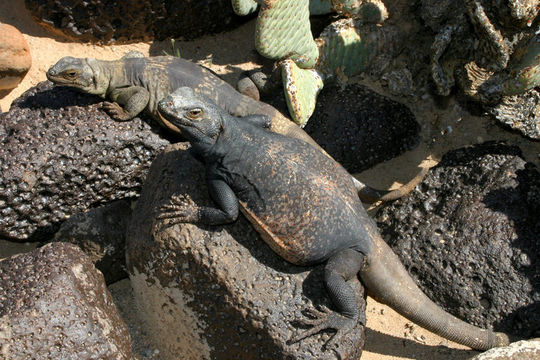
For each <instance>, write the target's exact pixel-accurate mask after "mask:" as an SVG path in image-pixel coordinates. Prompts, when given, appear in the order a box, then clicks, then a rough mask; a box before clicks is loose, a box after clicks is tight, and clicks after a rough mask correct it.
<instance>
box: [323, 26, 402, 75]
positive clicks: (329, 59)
mask: <svg viewBox="0 0 540 360" xmlns="http://www.w3.org/2000/svg"><path fill="white" fill-rule="evenodd" d="M400 39H401V36H400V35H399V31H398V30H397V29H396V28H395V27H393V26H375V25H361V22H359V21H356V20H353V19H342V20H339V21H336V22H334V23H332V24H330V25H329V26H328V27H327V28H326V29H325V30H324V31H323V32H322V33H321V37H320V38H319V39H317V42H318V44H319V52H320V56H319V62H318V63H317V66H316V68H317V70H319V71H320V72H321V73H323V74H324V75H325V77H332V76H334V75H337V74H344V75H346V76H352V75H355V74H358V73H360V72H362V71H365V70H366V69H367V68H368V67H369V65H370V64H371V62H372V61H373V60H374V59H375V57H377V56H378V55H381V54H383V53H384V54H387V55H395V54H397V53H398V52H399V50H400V46H399V44H400Z"/></svg>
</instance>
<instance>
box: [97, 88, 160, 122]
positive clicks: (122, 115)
mask: <svg viewBox="0 0 540 360" xmlns="http://www.w3.org/2000/svg"><path fill="white" fill-rule="evenodd" d="M107 95H108V97H109V98H110V99H111V100H112V101H113V102H107V101H105V102H104V103H103V109H105V111H106V112H107V113H108V114H109V115H110V116H111V117H112V118H113V119H115V120H118V121H127V120H131V119H133V118H134V117H135V116H137V115H138V114H139V113H141V112H142V111H143V110H144V109H145V108H146V106H147V105H148V101H150V93H149V92H148V90H146V89H145V88H143V87H140V86H129V87H125V88H119V89H114V90H113V91H111V92H110V93H109V94H107Z"/></svg>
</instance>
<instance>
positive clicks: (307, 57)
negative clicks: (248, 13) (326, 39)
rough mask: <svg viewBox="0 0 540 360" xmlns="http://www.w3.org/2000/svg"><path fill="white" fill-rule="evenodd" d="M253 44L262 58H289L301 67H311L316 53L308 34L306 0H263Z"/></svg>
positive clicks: (309, 30) (316, 55)
mask: <svg viewBox="0 0 540 360" xmlns="http://www.w3.org/2000/svg"><path fill="white" fill-rule="evenodd" d="M255 47H256V48H257V51H258V52H259V53H260V54H261V55H262V56H264V57H267V58H270V59H287V58H289V59H292V60H294V62H296V63H297V65H298V66H300V67H302V68H310V67H313V65H315V62H316V61H317V57H318V54H319V53H318V49H317V45H316V44H315V41H314V40H313V35H312V34H311V28H310V22H309V0H263V1H262V2H261V9H260V10H259V16H258V17H257V26H256V32H255Z"/></svg>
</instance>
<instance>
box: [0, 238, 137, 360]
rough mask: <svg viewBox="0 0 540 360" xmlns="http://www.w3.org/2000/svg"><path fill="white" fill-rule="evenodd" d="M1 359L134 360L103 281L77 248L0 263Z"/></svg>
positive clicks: (59, 247)
mask: <svg viewBox="0 0 540 360" xmlns="http://www.w3.org/2000/svg"><path fill="white" fill-rule="evenodd" d="M0 340H1V341H0V344H1V346H0V357H2V358H3V359H30V358H33V359H96V360H97V359H117V360H124V359H133V356H132V353H131V340H130V335H129V332H128V329H127V327H126V325H125V324H124V322H123V321H122V319H121V318H120V315H119V314H118V311H117V309H116V307H115V306H114V303H113V301H112V298H111V296H110V294H109V292H108V291H107V287H106V286H105V282H104V281H103V276H102V275H101V273H100V272H99V271H97V270H96V268H95V267H94V265H93V264H92V262H91V261H90V259H88V257H86V256H85V255H84V253H83V252H82V251H81V250H80V249H79V248H77V247H76V246H75V245H72V244H67V243H53V244H48V245H45V246H44V247H42V248H40V249H36V250H34V251H32V252H31V253H27V254H23V255H16V256H12V257H10V258H7V259H4V260H2V261H0Z"/></svg>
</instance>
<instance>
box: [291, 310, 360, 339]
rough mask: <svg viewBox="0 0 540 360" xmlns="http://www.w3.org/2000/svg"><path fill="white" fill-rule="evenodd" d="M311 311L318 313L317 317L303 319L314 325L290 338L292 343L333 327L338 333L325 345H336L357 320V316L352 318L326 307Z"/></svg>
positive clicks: (306, 322)
mask: <svg viewBox="0 0 540 360" xmlns="http://www.w3.org/2000/svg"><path fill="white" fill-rule="evenodd" d="M310 312H311V313H313V314H317V317H316V318H315V319H305V320H303V323H304V324H306V325H312V327H311V328H309V329H307V330H306V331H304V332H301V333H299V334H297V335H296V336H295V337H293V338H292V339H290V340H289V343H290V344H294V343H296V342H298V341H300V340H303V339H305V338H307V337H310V336H312V335H315V334H317V333H319V332H321V331H323V330H328V329H332V330H335V331H336V333H335V334H334V335H333V336H332V338H331V339H330V340H329V341H328V342H327V343H326V344H325V347H329V346H330V347H335V346H336V345H337V344H338V343H339V340H340V339H341V338H342V337H343V335H345V334H347V333H348V332H350V331H351V330H352V329H353V328H354V326H355V325H356V322H357V319H356V318H350V317H347V316H344V315H342V314H339V313H337V312H333V311H331V310H329V309H325V310H323V311H319V310H315V311H313V310H310Z"/></svg>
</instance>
